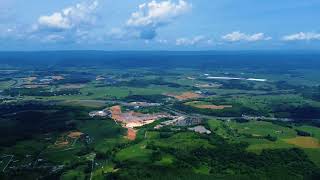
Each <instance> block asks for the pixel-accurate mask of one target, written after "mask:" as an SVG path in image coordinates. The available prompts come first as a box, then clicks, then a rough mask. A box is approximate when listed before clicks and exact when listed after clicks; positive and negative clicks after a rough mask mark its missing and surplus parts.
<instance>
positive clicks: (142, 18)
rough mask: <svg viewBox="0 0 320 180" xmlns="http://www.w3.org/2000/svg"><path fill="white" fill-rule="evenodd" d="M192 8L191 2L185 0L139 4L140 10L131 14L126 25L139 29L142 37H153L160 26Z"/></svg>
mask: <svg viewBox="0 0 320 180" xmlns="http://www.w3.org/2000/svg"><path fill="white" fill-rule="evenodd" d="M190 9H191V4H189V3H187V2H186V1H184V0H179V1H178V2H173V1H171V0H166V1H161V2H157V1H155V0H153V1H151V2H149V3H143V4H140V5H139V9H138V11H136V12H134V13H132V14H131V17H130V18H129V19H128V20H127V22H126V27H127V28H131V29H133V30H135V31H138V33H139V36H140V38H142V39H153V38H155V37H156V35H157V29H158V28H159V27H162V26H165V25H168V24H170V23H171V22H172V21H173V20H174V19H175V18H177V17H179V16H181V15H183V14H184V13H186V12H187V11H189V10H190Z"/></svg>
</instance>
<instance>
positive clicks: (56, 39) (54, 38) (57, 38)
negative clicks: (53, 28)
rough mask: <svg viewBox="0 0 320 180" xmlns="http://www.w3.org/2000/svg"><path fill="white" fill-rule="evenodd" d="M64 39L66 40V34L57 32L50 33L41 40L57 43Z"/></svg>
mask: <svg viewBox="0 0 320 180" xmlns="http://www.w3.org/2000/svg"><path fill="white" fill-rule="evenodd" d="M63 40H65V38H64V36H61V35H57V34H49V35H48V36H46V37H44V38H43V39H42V40H41V41H42V42H53V43H55V42H59V41H63Z"/></svg>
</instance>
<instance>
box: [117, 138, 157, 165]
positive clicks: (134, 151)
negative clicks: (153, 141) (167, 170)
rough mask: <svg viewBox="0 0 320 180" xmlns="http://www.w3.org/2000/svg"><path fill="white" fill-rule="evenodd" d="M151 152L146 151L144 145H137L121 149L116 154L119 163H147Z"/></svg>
mask: <svg viewBox="0 0 320 180" xmlns="http://www.w3.org/2000/svg"><path fill="white" fill-rule="evenodd" d="M151 153H152V150H149V149H146V144H145V143H139V144H136V145H132V146H129V147H127V148H124V149H122V150H121V151H120V152H118V153H117V154H116V159H117V160H119V161H136V162H149V160H150V156H151Z"/></svg>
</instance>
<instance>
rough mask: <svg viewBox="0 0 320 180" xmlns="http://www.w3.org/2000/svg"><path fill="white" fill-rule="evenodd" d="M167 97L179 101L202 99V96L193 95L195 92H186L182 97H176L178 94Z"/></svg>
mask: <svg viewBox="0 0 320 180" xmlns="http://www.w3.org/2000/svg"><path fill="white" fill-rule="evenodd" d="M166 95H167V96H170V97H174V98H176V99H178V100H188V99H197V98H201V97H202V96H201V95H200V94H197V93H193V92H184V93H182V94H180V95H176V94H166Z"/></svg>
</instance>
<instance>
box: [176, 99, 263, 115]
mask: <svg viewBox="0 0 320 180" xmlns="http://www.w3.org/2000/svg"><path fill="white" fill-rule="evenodd" d="M173 107H174V108H175V109H178V110H180V111H184V112H187V113H199V114H205V115H210V116H220V117H241V116H242V115H243V114H249V115H255V116H263V115H266V114H264V113H263V112H261V111H257V110H254V109H251V108H249V107H246V106H242V105H240V104H234V105H233V107H232V108H225V109H221V110H211V109H200V108H196V107H192V106H189V105H185V104H184V103H179V102H178V103H175V104H174V105H173Z"/></svg>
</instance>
